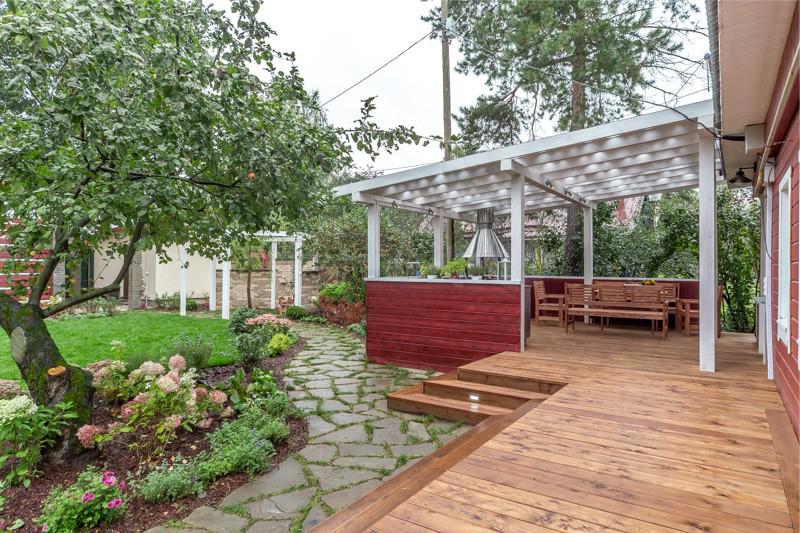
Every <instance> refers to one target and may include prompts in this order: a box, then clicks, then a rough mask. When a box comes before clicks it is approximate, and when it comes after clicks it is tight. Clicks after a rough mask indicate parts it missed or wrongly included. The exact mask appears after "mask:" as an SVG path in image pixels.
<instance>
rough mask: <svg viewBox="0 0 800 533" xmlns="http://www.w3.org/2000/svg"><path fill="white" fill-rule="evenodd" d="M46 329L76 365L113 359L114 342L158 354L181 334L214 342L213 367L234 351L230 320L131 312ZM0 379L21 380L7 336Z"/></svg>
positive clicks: (1, 346) (0, 348)
mask: <svg viewBox="0 0 800 533" xmlns="http://www.w3.org/2000/svg"><path fill="white" fill-rule="evenodd" d="M47 328H48V329H49V330H50V334H51V335H52V336H53V339H54V340H55V341H56V344H57V345H58V347H59V349H60V350H61V353H62V354H63V355H64V358H65V359H66V360H67V361H68V362H70V363H72V364H76V365H80V366H86V365H87V364H89V363H91V362H93V361H98V360H100V359H110V358H114V354H113V352H112V351H111V341H113V340H119V341H122V342H123V343H124V345H125V353H128V354H135V353H146V354H153V355H154V356H155V355H157V354H159V353H160V352H161V350H162V349H164V348H165V347H168V346H169V345H170V344H171V341H172V339H173V338H175V337H177V336H178V335H180V334H182V333H184V332H185V333H189V334H190V335H196V334H197V333H202V334H203V335H204V336H205V337H206V338H209V339H211V341H212V343H213V346H214V352H213V355H212V356H211V363H212V364H224V363H226V362H228V360H229V354H231V353H232V352H233V347H232V345H231V338H230V334H229V333H228V321H227V320H221V319H219V318H208V317H195V316H180V315H178V314H177V313H174V314H173V313H161V312H155V311H128V312H125V313H120V314H119V315H115V316H112V317H102V318H81V319H67V320H48V321H47ZM0 379H20V375H19V371H18V370H17V367H16V365H15V364H14V361H13V360H12V359H11V351H10V346H9V341H8V337H6V336H5V335H3V336H2V339H0Z"/></svg>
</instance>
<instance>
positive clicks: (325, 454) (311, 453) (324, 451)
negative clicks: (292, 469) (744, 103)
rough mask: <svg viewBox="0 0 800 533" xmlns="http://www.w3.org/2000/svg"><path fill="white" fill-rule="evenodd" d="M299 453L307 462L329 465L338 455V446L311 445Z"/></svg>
mask: <svg viewBox="0 0 800 533" xmlns="http://www.w3.org/2000/svg"><path fill="white" fill-rule="evenodd" d="M299 453H300V455H302V456H303V457H305V459H306V460H307V461H312V462H316V463H327V462H328V461H330V460H331V459H333V457H334V456H335V455H336V446H334V445H332V444H309V445H308V446H306V447H305V448H303V449H302V450H300V452H299Z"/></svg>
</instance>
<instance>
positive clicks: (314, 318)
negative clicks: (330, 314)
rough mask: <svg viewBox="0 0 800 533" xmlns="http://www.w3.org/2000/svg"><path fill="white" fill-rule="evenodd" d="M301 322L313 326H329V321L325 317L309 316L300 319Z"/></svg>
mask: <svg viewBox="0 0 800 533" xmlns="http://www.w3.org/2000/svg"><path fill="white" fill-rule="evenodd" d="M300 321H301V322H310V323H312V324H327V323H328V319H327V318H325V317H324V316H317V315H308V316H304V317H303V318H301V319H300Z"/></svg>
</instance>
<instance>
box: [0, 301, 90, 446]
mask: <svg viewBox="0 0 800 533" xmlns="http://www.w3.org/2000/svg"><path fill="white" fill-rule="evenodd" d="M0 326H2V328H3V330H5V332H6V334H7V335H8V337H9V339H10V341H11V357H12V358H13V359H14V362H15V363H16V364H17V368H19V371H20V373H21V374H22V378H23V379H24V380H25V383H26V384H27V386H28V390H29V391H30V394H31V397H33V399H34V401H36V403H37V404H39V405H48V406H52V405H55V404H57V403H59V402H70V403H71V404H72V407H73V409H74V410H75V412H76V413H77V415H78V417H77V418H76V419H75V420H73V421H72V422H71V424H70V426H69V427H68V428H67V431H66V432H65V437H66V438H65V439H64V441H63V444H64V445H63V446H62V447H61V449H60V450H59V451H60V452H72V451H76V450H77V449H78V448H77V447H76V441H75V439H74V435H75V430H76V429H77V428H78V427H80V426H82V425H84V424H88V423H89V422H90V421H91V418H92V398H93V396H94V389H93V388H92V378H91V375H90V374H89V373H88V372H87V371H85V370H83V369H82V368H80V367H77V366H73V365H69V364H68V363H67V362H66V361H65V360H64V358H63V357H62V356H61V352H59V350H58V347H57V346H56V343H55V342H54V341H53V338H52V337H51V336H50V332H49V331H48V330H47V326H46V325H45V322H44V319H43V318H42V312H41V309H40V308H39V307H38V306H36V305H31V304H25V305H23V304H20V303H19V302H17V301H16V300H14V299H13V298H11V297H10V296H8V295H2V294H0ZM58 367H63V369H64V370H63V371H60V368H58ZM51 369H53V370H51ZM48 370H51V372H49V373H48Z"/></svg>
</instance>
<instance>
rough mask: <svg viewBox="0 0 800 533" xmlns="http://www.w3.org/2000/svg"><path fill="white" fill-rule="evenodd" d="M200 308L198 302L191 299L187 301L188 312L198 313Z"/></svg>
mask: <svg viewBox="0 0 800 533" xmlns="http://www.w3.org/2000/svg"><path fill="white" fill-rule="evenodd" d="M198 307H199V304H198V303H197V300H192V299H191V298H190V299H188V300H186V310H187V311H197V308H198Z"/></svg>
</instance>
